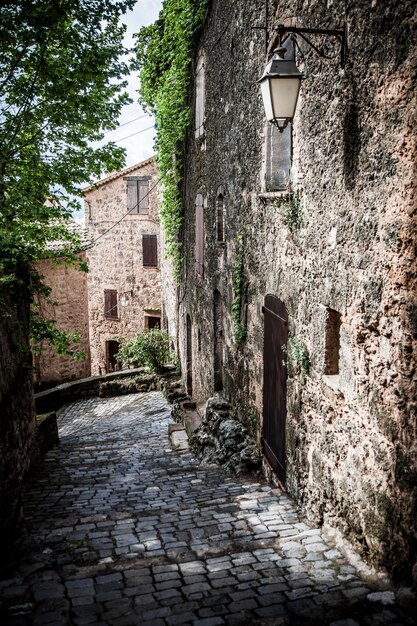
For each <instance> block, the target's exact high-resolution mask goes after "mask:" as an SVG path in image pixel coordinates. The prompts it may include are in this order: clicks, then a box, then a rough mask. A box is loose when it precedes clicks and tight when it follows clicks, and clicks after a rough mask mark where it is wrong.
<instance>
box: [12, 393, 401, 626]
mask: <svg viewBox="0 0 417 626" xmlns="http://www.w3.org/2000/svg"><path fill="white" fill-rule="evenodd" d="M171 422H172V419H171V417H170V407H169V406H168V405H167V404H166V402H165V400H164V398H163V397H162V395H161V394H160V393H159V392H152V393H149V394H133V395H131V396H123V397H118V398H106V399H100V398H88V399H85V400H80V401H78V402H75V403H73V404H72V405H69V406H67V407H65V408H63V409H62V410H61V411H60V412H59V415H58V423H59V430H60V439H61V444H60V446H59V447H57V448H55V449H53V450H51V451H50V452H49V453H48V454H47V456H46V458H45V460H44V461H43V462H42V463H41V464H39V465H38V467H37V468H36V469H35V471H34V472H33V475H32V478H31V482H30V483H28V485H27V487H26V491H25V494H24V499H25V515H26V521H27V526H28V528H30V529H31V530H30V535H28V536H27V537H22V538H21V540H19V542H18V543H17V545H16V554H19V557H20V565H19V566H17V567H16V570H15V571H14V572H12V573H11V574H10V577H9V578H8V579H6V580H0V605H1V606H3V607H6V610H7V611H8V613H7V615H6V618H7V620H8V621H7V623H8V624H10V625H11V626H19V625H20V624H22V626H28V624H32V623H33V624H34V625H37V624H39V625H42V626H46V625H48V624H49V625H54V626H58V625H59V624H76V625H77V626H78V625H79V626H84V625H86V626H87V625H89V624H91V625H93V626H129V625H132V626H133V625H134V626H137V625H138V624H140V625H141V626H144V625H146V624H152V626H171V625H172V626H175V624H181V626H182V625H183V624H184V625H185V624H196V625H198V626H217V625H220V624H229V625H232V624H239V625H240V626H247V625H249V624H256V623H264V620H265V623H271V624H274V626H275V625H279V624H284V621H283V620H287V621H288V620H290V622H291V620H296V621H297V619H298V617H297V616H299V617H300V619H301V620H304V621H305V620H308V619H309V618H310V616H311V615H314V616H316V615H318V616H320V615H322V614H323V615H324V613H323V612H324V611H326V610H330V608H329V607H331V610H332V611H335V613H334V614H335V615H336V611H338V610H339V608H340V609H341V612H340V613H338V614H340V615H342V614H343V612H342V609H343V608H344V607H346V606H347V605H348V604H349V603H357V602H360V603H362V604H363V607H362V604H361V609H362V608H363V611H362V613H363V615H362V614H361V626H362V622H363V626H385V625H386V624H388V623H389V624H390V625H391V623H392V624H396V625H397V624H398V625H399V626H402V625H403V624H404V625H405V626H408V625H409V624H412V621H410V619H411V618H409V617H407V615H406V614H405V613H404V611H403V610H402V609H401V607H399V606H398V604H394V605H392V606H390V607H389V610H388V609H384V608H383V607H382V606H381V604H380V603H377V602H369V601H367V600H366V598H365V597H364V596H367V595H368V594H369V593H370V592H371V589H370V588H368V586H367V584H366V583H365V582H364V580H362V579H361V576H360V574H359V572H358V571H357V570H356V568H355V566H354V565H352V564H351V563H349V562H348V561H347V560H346V559H345V557H344V556H343V555H342V553H341V551H340V550H339V547H336V546H335V545H334V544H332V543H331V542H328V541H326V540H325V539H324V537H323V535H322V533H321V530H320V529H319V528H314V527H310V526H309V525H308V524H306V523H305V522H304V521H301V520H300V519H299V518H298V515H297V512H296V509H295V507H294V505H293V504H292V502H291V500H290V499H289V497H288V496H287V495H285V494H282V493H281V492H280V491H279V490H278V489H275V488H271V487H270V486H269V485H267V484H265V483H262V482H259V481H255V480H252V479H250V478H247V477H245V478H239V479H236V478H234V477H231V476H228V475H226V474H224V472H222V470H221V469H218V468H216V467H214V466H205V465H200V464H199V463H198V462H197V461H196V460H195V459H194V458H193V456H192V455H191V453H190V452H185V453H181V454H177V453H175V452H173V451H172V450H171V448H170V447H169V443H168V436H167V431H168V424H169V423H171ZM381 589H383V585H381ZM372 591H377V589H374V588H373V589H372ZM19 607H20V608H19ZM22 607H23V608H22ZM19 611H20V612H21V614H19ZM343 615H345V614H343ZM384 620H385V621H384ZM387 620H388V621H387ZM389 620H390V621H389ZM319 621H320V619H319ZM333 621H334V622H336V623H337V622H338V621H339V622H340V623H337V626H352V624H350V625H349V624H348V623H347V621H346V619H344V620H342V619H339V620H338V619H337V618H336V617H335V618H334V620H333ZM345 622H346V623H345ZM306 623H307V622H306ZM323 623H326V622H323ZM326 624H327V623H326Z"/></svg>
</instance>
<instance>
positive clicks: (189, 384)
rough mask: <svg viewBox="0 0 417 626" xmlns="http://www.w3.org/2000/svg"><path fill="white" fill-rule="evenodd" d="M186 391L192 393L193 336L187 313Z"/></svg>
mask: <svg viewBox="0 0 417 626" xmlns="http://www.w3.org/2000/svg"><path fill="white" fill-rule="evenodd" d="M187 393H188V395H189V396H190V397H192V395H193V337H192V326H191V317H190V316H189V315H187Z"/></svg>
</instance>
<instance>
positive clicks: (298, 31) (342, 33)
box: [274, 22, 347, 67]
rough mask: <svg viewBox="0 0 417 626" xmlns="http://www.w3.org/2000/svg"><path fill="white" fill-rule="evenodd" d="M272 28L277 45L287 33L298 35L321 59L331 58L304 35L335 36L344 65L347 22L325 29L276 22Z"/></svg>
mask: <svg viewBox="0 0 417 626" xmlns="http://www.w3.org/2000/svg"><path fill="white" fill-rule="evenodd" d="M274 30H275V31H276V32H277V33H278V38H279V45H281V44H282V42H283V40H285V39H286V36H288V35H289V34H292V33H293V34H295V35H300V37H301V38H302V39H304V41H305V42H306V43H308V45H309V46H311V48H313V50H314V51H315V52H316V53H317V54H318V55H319V56H320V57H322V58H323V59H331V58H332V57H330V56H328V55H327V54H326V52H325V51H324V50H323V49H322V48H318V47H317V46H316V45H315V44H314V43H313V42H312V41H310V39H309V38H308V37H306V35H325V36H326V37H327V36H328V37H336V39H338V40H339V43H340V65H341V67H344V66H345V63H346V55H347V24H346V22H344V24H343V28H339V29H327V28H298V27H297V26H284V24H278V25H277V26H275V27H274Z"/></svg>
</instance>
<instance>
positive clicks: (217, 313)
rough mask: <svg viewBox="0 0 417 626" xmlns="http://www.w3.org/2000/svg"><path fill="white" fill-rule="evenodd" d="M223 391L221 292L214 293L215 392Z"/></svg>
mask: <svg viewBox="0 0 417 626" xmlns="http://www.w3.org/2000/svg"><path fill="white" fill-rule="evenodd" d="M222 389H223V305H222V297H221V295H220V292H219V291H218V290H217V289H216V291H215V292H214V391H221V390H222Z"/></svg>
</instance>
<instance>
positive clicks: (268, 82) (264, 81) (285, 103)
mask: <svg viewBox="0 0 417 626" xmlns="http://www.w3.org/2000/svg"><path fill="white" fill-rule="evenodd" d="M288 56H289V57H290V58H286V57H288ZM303 77H304V76H303V74H302V73H301V72H300V71H299V69H298V67H297V66H296V64H295V61H294V50H293V48H291V49H290V50H287V49H286V48H284V47H280V48H277V49H276V50H275V52H274V56H273V57H272V59H270V61H269V62H268V64H267V66H266V67H265V70H264V73H263V76H262V78H261V79H260V80H259V81H258V82H259V83H260V85H261V93H262V99H263V102H264V108H265V114H266V118H267V120H268V121H269V122H272V123H274V124H276V125H278V127H280V124H279V123H278V120H279V121H281V122H285V124H286V123H287V122H289V121H291V120H292V119H293V117H294V115H295V108H296V106H297V100H298V94H299V91H300V85H301V79H302V78H303ZM281 125H282V124H281Z"/></svg>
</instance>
